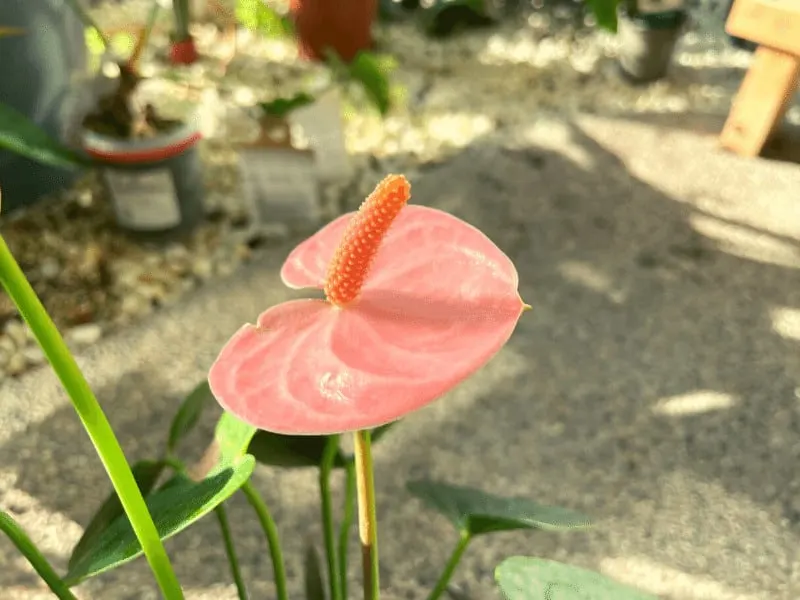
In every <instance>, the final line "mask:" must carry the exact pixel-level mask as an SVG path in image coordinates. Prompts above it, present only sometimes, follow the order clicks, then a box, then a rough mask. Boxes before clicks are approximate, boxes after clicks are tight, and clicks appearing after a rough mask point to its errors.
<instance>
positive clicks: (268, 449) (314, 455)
mask: <svg viewBox="0 0 800 600" xmlns="http://www.w3.org/2000/svg"><path fill="white" fill-rule="evenodd" d="M397 423H399V421H394V422H392V423H387V424H386V425H381V426H380V427H376V428H375V429H373V430H372V442H373V443H376V442H377V441H378V440H379V439H381V438H382V437H383V436H384V435H385V434H386V432H387V431H389V429H391V428H392V427H394V425H395V424H397ZM328 437H329V436H326V435H322V436H320V435H281V434H278V433H272V432H269V431H257V432H256V434H255V436H254V437H253V441H252V442H250V446H249V447H248V448H247V452H248V453H249V454H252V455H253V456H255V457H256V460H257V461H258V462H260V463H261V464H264V465H270V466H272V467H283V468H287V469H295V468H300V467H318V466H320V464H321V463H322V454H323V453H324V452H325V444H327V443H328ZM350 458H351V457H349V456H346V455H345V454H344V453H343V452H341V451H339V452H338V453H337V455H336V458H335V459H334V461H333V466H334V468H337V469H340V468H342V467H343V466H344V465H345V464H346V463H347V461H349V460H350Z"/></svg>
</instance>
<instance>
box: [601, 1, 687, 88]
mask: <svg viewBox="0 0 800 600" xmlns="http://www.w3.org/2000/svg"><path fill="white" fill-rule="evenodd" d="M618 15H619V25H618V31H617V36H618V37H619V56H618V64H619V68H620V71H621V73H622V74H623V76H624V77H625V78H626V79H628V80H629V81H631V82H632V83H637V84H645V83H650V82H653V81H656V80H658V79H661V78H662V77H664V76H665V75H666V73H667V70H668V68H669V65H670V62H671V61H672V53H673V51H674V50H675V44H676V43H677V41H678V38H679V37H680V34H681V30H682V28H683V26H684V24H685V23H686V18H687V12H686V9H685V6H684V0H623V1H622V2H620V4H619V9H618Z"/></svg>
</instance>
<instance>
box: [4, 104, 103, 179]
mask: <svg viewBox="0 0 800 600" xmlns="http://www.w3.org/2000/svg"><path fill="white" fill-rule="evenodd" d="M0 149H5V150H9V151H10V152H13V153H15V154H19V155H21V156H24V157H26V158H30V159H31V160H35V161H37V162H40V163H43V164H47V165H53V166H55V167H62V168H68V169H74V168H75V167H78V166H81V165H88V164H89V161H88V159H84V158H81V157H80V156H78V155H77V154H76V153H75V152H73V151H72V150H70V149H69V148H67V147H66V146H64V145H63V144H61V143H60V142H58V141H57V140H55V139H53V138H52V137H50V136H49V135H48V134H47V132H45V131H44V130H43V129H41V128H40V127H39V126H38V125H36V123H34V122H33V121H31V120H30V119H28V117H26V116H25V115H23V114H22V113H20V112H17V111H16V110H14V109H13V108H11V107H10V106H8V105H6V104H2V103H0Z"/></svg>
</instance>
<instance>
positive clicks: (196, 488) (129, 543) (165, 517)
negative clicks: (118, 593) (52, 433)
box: [66, 456, 255, 586]
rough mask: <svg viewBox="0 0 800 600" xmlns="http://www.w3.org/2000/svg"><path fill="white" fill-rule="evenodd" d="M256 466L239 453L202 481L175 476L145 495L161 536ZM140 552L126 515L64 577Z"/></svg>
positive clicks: (210, 505) (202, 511)
mask: <svg viewBox="0 0 800 600" xmlns="http://www.w3.org/2000/svg"><path fill="white" fill-rule="evenodd" d="M254 466H255V460H254V459H253V457H252V456H240V457H239V458H237V459H235V460H234V461H233V462H231V463H228V464H221V465H220V466H219V467H218V468H215V469H213V470H212V471H211V473H209V475H208V476H207V477H206V478H205V479H203V480H201V481H194V480H192V479H190V478H189V477H188V476H186V475H184V474H180V475H176V476H175V477H174V478H173V480H172V481H171V482H170V484H169V485H167V486H165V487H164V488H162V489H161V490H159V491H158V492H156V493H154V494H152V495H150V496H149V497H148V498H147V507H148V509H149V511H150V514H151V515H152V516H153V521H154V522H155V524H156V529H157V530H158V533H159V535H160V536H161V539H166V538H169V537H172V536H173V535H175V534H176V533H178V532H180V531H182V530H184V529H186V528H187V527H188V526H189V525H191V524H192V523H194V522H195V521H197V520H198V519H200V518H201V517H203V516H205V515H206V514H208V513H209V512H211V511H212V510H214V508H215V507H217V506H218V505H219V504H221V503H222V502H224V501H225V500H227V499H228V498H229V497H230V496H231V495H232V494H233V493H234V492H235V491H236V490H238V489H239V488H240V487H241V486H242V485H243V484H244V483H245V482H246V481H247V480H248V478H249V477H250V474H251V473H252V472H253V467H254ZM141 553H142V548H141V546H140V545H139V541H138V540H137V539H136V535H135V534H134V533H133V529H132V528H131V524H130V522H129V521H128V518H127V516H121V517H119V518H117V519H116V520H115V521H114V522H113V523H112V524H111V525H110V526H109V527H108V528H107V529H105V530H104V531H103V533H102V534H101V535H100V536H99V537H98V538H97V539H96V540H95V542H94V544H92V547H91V548H90V549H89V551H88V552H87V553H86V554H84V555H83V556H81V558H80V560H77V561H75V562H74V564H71V565H70V568H69V572H68V573H67V576H66V580H67V583H68V584H69V585H71V586H72V585H75V584H77V583H79V582H80V581H82V580H84V579H86V578H87V577H92V576H94V575H97V574H99V573H103V572H105V571H108V570H110V569H113V568H115V567H118V566H120V565H122V564H124V563H126V562H129V561H131V560H133V559H134V558H136V557H137V556H139V555H140V554H141Z"/></svg>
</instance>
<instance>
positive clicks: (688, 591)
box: [600, 556, 761, 600]
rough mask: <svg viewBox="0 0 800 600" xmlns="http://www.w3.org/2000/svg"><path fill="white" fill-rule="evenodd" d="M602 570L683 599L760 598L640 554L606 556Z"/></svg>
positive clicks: (656, 591) (651, 589)
mask: <svg viewBox="0 0 800 600" xmlns="http://www.w3.org/2000/svg"><path fill="white" fill-rule="evenodd" d="M600 570H601V572H602V573H605V574H606V575H608V576H610V577H612V578H614V579H616V580H618V581H620V582H622V583H627V584H628V585H632V586H635V587H638V588H639V589H641V590H644V591H647V592H650V593H652V594H658V595H660V596H668V597H670V598H675V599H676V600H677V599H678V598H680V599H681V600H757V599H759V598H761V596H755V595H752V594H746V593H743V592H741V591H738V590H734V589H731V588H729V587H727V586H725V585H723V584H721V583H719V582H717V581H714V580H713V579H711V578H709V577H701V576H697V575H690V574H688V573H684V572H682V571H679V570H677V569H673V568H671V567H667V566H665V565H662V564H659V563H657V562H655V561H652V560H649V559H648V558H645V557H640V556H624V557H618V558H606V559H603V560H602V561H601V562H600Z"/></svg>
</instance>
